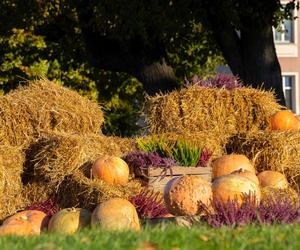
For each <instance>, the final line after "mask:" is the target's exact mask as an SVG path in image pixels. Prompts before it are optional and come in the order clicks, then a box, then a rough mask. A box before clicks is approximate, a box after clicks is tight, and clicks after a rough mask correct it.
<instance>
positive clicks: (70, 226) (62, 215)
mask: <svg viewBox="0 0 300 250" xmlns="http://www.w3.org/2000/svg"><path fill="white" fill-rule="evenodd" d="M91 215H92V213H91V212H90V211H89V210H87V209H83V208H65V209H62V210H60V211H59V212H57V213H56V214H54V215H53V216H52V217H51V219H50V221H49V225H48V231H49V232H51V233H52V232H57V233H63V234H74V233H75V232H77V231H78V230H79V229H81V228H83V227H86V226H88V225H90V223H91Z"/></svg>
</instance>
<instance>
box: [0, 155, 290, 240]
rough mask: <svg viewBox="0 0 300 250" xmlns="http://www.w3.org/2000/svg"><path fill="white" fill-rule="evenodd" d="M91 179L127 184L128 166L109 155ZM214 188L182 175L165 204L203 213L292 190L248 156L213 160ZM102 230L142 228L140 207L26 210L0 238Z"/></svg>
mask: <svg viewBox="0 0 300 250" xmlns="http://www.w3.org/2000/svg"><path fill="white" fill-rule="evenodd" d="M91 172H92V176H93V177H94V178H96V179H101V180H102V181H106V182H108V183H110V184H125V183H126V182H128V179H129V166H128V165H127V163H126V162H125V161H123V160H122V159H121V158H119V157H112V156H104V157H101V158H99V159H98V160H97V161H96V162H95V163H94V164H93V166H92V168H91ZM212 179H213V182H212V184H211V183H209V182H208V181H206V180H205V179H203V178H202V177H201V176H181V177H175V178H173V179H172V180H170V181H169V182H168V183H167V185H166V187H165V190H164V201H165V205H166V207H167V209H168V211H169V213H171V214H172V215H176V216H177V215H198V214H199V213H200V208H201V204H205V205H206V206H208V207H209V206H210V204H211V202H212V201H216V200H217V201H221V202H226V201H228V200H233V199H237V201H238V202H239V204H241V203H242V202H243V199H242V197H243V194H245V193H246V194H247V193H253V194H254V195H255V198H256V201H257V203H259V202H260V199H261V189H263V188H265V187H272V188H280V189H285V188H288V181H287V179H286V178H285V176H284V175H283V174H281V173H279V172H275V171H264V172H261V173H259V174H258V175H256V173H255V169H254V167H253V165H252V164H251V162H250V160H249V159H248V158H247V157H246V156H244V155H238V154H231V155H224V156H222V157H219V158H218V159H216V160H215V161H213V162H212ZM90 225H91V226H100V227H101V228H105V229H109V230H128V229H130V230H137V231H138V230H140V221H139V218H138V214H137V211H136V208H135V207H134V206H133V204H132V203H130V202H129V201H128V200H125V199H121V198H113V199H110V200H108V201H106V202H103V203H101V204H98V206H97V207H96V208H95V209H94V210H93V212H90V211H89V210H87V209H83V208H65V209H62V210H60V211H58V212H57V213H55V214H54V215H53V216H52V217H51V218H50V217H49V216H47V214H46V213H44V212H42V211H38V210H25V211H22V212H19V213H17V214H15V215H12V216H11V217H9V218H7V219H6V220H5V221H4V222H3V224H2V226H1V227H0V235H11V234H13V235H24V236H26V235H39V234H40V233H41V232H42V231H43V230H48V232H50V233H51V232H58V233H65V234H73V233H75V232H76V231H78V230H79V229H80V228H83V227H86V226H90Z"/></svg>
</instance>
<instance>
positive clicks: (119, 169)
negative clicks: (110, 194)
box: [92, 155, 129, 184]
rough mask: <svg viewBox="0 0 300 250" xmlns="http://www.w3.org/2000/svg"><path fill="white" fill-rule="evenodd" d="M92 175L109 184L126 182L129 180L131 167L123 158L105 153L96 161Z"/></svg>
mask: <svg viewBox="0 0 300 250" xmlns="http://www.w3.org/2000/svg"><path fill="white" fill-rule="evenodd" d="M92 176H93V177H94V178H96V179H101V180H103V181H105V182H107V183H109V184H126V183H127V182H128V180H129V167H128V165H127V163H126V162H125V161H124V160H122V159H121V158H119V157H116V156H109V155H105V156H103V157H101V158H99V159H98V160H96V161H95V163H94V165H93V166H92Z"/></svg>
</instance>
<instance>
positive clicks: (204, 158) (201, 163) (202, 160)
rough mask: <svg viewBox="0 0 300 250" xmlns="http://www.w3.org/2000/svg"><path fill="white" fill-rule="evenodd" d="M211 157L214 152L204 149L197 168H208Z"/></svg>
mask: <svg viewBox="0 0 300 250" xmlns="http://www.w3.org/2000/svg"><path fill="white" fill-rule="evenodd" d="M211 156H212V152H211V151H210V150H208V149H207V148H203V150H202V152H201V155H200V159H199V162H198V164H197V167H203V168H204V167H207V165H208V162H209V160H210V158H211Z"/></svg>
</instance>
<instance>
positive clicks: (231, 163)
mask: <svg viewBox="0 0 300 250" xmlns="http://www.w3.org/2000/svg"><path fill="white" fill-rule="evenodd" d="M239 169H243V170H248V171H250V172H252V173H253V174H255V168H254V166H253V165H252V163H251V162H250V160H249V159H248V158H247V157H246V156H245V155H241V154H230V155H223V156H221V157H219V158H217V159H216V160H214V161H213V162H212V180H215V179H216V178H218V177H220V176H223V175H227V174H231V173H232V172H233V171H236V170H239Z"/></svg>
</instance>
